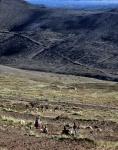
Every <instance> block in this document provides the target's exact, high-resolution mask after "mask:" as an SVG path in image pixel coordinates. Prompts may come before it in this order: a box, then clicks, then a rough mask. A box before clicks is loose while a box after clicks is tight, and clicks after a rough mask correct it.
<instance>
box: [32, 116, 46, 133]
mask: <svg viewBox="0 0 118 150" xmlns="http://www.w3.org/2000/svg"><path fill="white" fill-rule="evenodd" d="M35 127H36V128H37V129H38V128H41V120H40V116H38V117H37V118H36V120H35ZM43 133H48V129H47V126H46V125H45V126H43Z"/></svg>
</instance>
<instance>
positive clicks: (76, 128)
mask: <svg viewBox="0 0 118 150" xmlns="http://www.w3.org/2000/svg"><path fill="white" fill-rule="evenodd" d="M78 129H79V126H77V125H76V123H75V122H74V125H73V130H74V134H77V132H78Z"/></svg>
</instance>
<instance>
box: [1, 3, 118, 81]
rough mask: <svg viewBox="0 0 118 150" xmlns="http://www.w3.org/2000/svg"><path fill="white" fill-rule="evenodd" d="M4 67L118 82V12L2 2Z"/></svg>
mask: <svg viewBox="0 0 118 150" xmlns="http://www.w3.org/2000/svg"><path fill="white" fill-rule="evenodd" d="M0 8H1V13H0V64H3V65H8V66H12V67H16V68H23V69H31V70H40V71H45V72H54V73H63V74H74V75H81V76H88V77H94V78H99V79H105V80H113V81H118V67H117V66H118V10H117V9H113V10H110V11H107V12H106V11H105V12H86V11H81V12H79V11H70V10H62V9H56V8H53V9H52V8H48V7H45V6H44V5H32V4H29V3H27V2H25V1H23V0H17V1H16V0H10V1H9V2H8V1H7V0H4V1H3V0H1V2H0Z"/></svg>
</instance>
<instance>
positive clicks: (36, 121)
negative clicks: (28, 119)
mask: <svg viewBox="0 0 118 150" xmlns="http://www.w3.org/2000/svg"><path fill="white" fill-rule="evenodd" d="M40 123H41V120H40V117H39V116H38V117H37V118H36V120H35V127H36V128H40V126H41V125H40Z"/></svg>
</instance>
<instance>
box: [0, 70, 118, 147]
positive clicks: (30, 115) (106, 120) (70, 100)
mask: <svg viewBox="0 0 118 150" xmlns="http://www.w3.org/2000/svg"><path fill="white" fill-rule="evenodd" d="M34 74H35V75H34ZM39 74H40V75H39ZM42 74H43V73H39V72H38V73H37V72H34V73H33V75H34V76H32V75H31V73H30V72H29V73H28V72H27V74H26V72H25V71H24V73H21V74H19V75H18V74H15V73H13V74H11V73H4V72H1V73H0V81H1V82H0V89H1V90H0V114H1V115H0V131H4V132H5V131H6V130H13V128H14V132H15V131H16V130H17V129H18V130H20V133H19V134H22V135H24V136H32V137H36V138H41V137H45V138H48V139H52V140H58V139H59V140H65V139H66V140H76V142H77V141H78V142H79V144H80V145H81V144H82V141H86V142H88V143H89V146H90V145H91V144H92V145H91V146H92V147H96V148H99V147H101V149H102V148H103V147H104V149H109V148H112V149H114V150H115V148H116V149H117V147H118V144H117V140H118V137H117V134H118V111H117V109H118V101H117V97H118V93H117V83H115V82H106V81H100V80H94V79H87V78H81V77H75V79H76V78H78V80H74V76H64V75H56V74H47V78H46V74H45V77H44V75H42ZM37 75H39V76H40V77H39V76H37ZM55 79H56V81H57V82H56V84H55ZM87 80H88V82H87ZM90 80H91V81H90ZM32 106H34V107H32ZM41 106H48V109H46V108H45V107H44V108H43V109H42V107H41ZM38 115H40V116H41V121H42V122H41V124H42V125H47V126H48V128H49V133H48V134H47V135H45V134H44V133H42V130H41V129H40V130H39V132H38V133H37V130H36V129H35V128H34V121H35V118H36V116H38ZM74 121H76V122H77V124H78V125H79V128H80V129H79V131H78V133H77V134H76V135H74V136H70V135H61V132H62V130H63V127H64V125H67V127H69V129H70V130H71V129H72V127H73V122H74ZM23 122H24V123H23ZM30 125H32V129H30ZM96 126H97V127H96ZM98 128H100V129H98ZM90 143H91V144H90ZM87 145H88V144H87Z"/></svg>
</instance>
